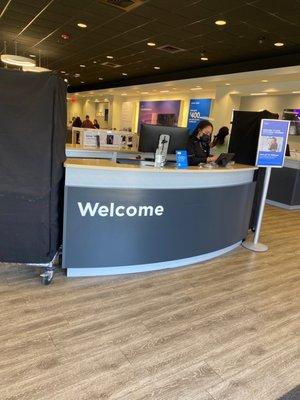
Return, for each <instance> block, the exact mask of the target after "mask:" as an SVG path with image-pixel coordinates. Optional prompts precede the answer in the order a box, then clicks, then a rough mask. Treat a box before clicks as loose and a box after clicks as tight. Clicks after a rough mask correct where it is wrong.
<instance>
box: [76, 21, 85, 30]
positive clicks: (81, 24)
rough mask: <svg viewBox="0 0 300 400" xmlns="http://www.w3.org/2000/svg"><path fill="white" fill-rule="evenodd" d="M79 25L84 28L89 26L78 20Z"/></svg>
mask: <svg viewBox="0 0 300 400" xmlns="http://www.w3.org/2000/svg"><path fill="white" fill-rule="evenodd" d="M77 26H78V28H83V29H85V28H87V24H85V23H83V22H78V24H77Z"/></svg>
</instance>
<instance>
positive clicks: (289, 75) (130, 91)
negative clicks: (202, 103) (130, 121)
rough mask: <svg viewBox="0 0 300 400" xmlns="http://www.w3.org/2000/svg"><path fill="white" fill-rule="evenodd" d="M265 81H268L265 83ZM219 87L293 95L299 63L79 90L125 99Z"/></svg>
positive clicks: (89, 94)
mask: <svg viewBox="0 0 300 400" xmlns="http://www.w3.org/2000/svg"><path fill="white" fill-rule="evenodd" d="M262 80H267V81H268V82H262ZM226 84H227V85H226ZM197 86H198V87H197ZM191 89H192V90H191ZM216 90H224V91H228V92H230V93H231V94H236V95H240V96H248V95H250V94H251V93H257V92H266V93H268V94H270V95H272V94H291V93H292V92H293V91H300V66H294V67H285V68H276V69H268V70H261V71H251V72H241V73H237V74H227V75H218V76H212V77H204V78H192V79H183V80H177V81H169V82H162V83H151V84H146V85H138V86H128V87H121V88H115V89H105V90H95V91H93V92H80V93H78V97H79V98H86V99H87V98H90V99H93V98H96V97H97V98H98V97H99V98H100V100H101V99H103V98H104V97H108V96H109V97H110V96H112V95H113V96H120V95H123V96H124V98H126V99H127V98H130V97H131V98H132V97H143V98H147V97H151V96H152V97H153V96H154V95H160V96H164V95H165V96H166V97H167V96H169V95H171V94H182V95H183V94H184V95H189V96H194V94H197V95H199V94H203V95H208V94H209V95H210V96H213V97H214V95H215V92H216ZM76 95H77V94H76Z"/></svg>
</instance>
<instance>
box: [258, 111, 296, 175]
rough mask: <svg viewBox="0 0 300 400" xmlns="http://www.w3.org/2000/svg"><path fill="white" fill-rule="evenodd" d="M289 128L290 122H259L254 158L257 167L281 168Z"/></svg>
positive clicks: (271, 120) (269, 120)
mask: <svg viewBox="0 0 300 400" xmlns="http://www.w3.org/2000/svg"><path fill="white" fill-rule="evenodd" d="M289 128H290V121H286V120H285V121H284V120H279V119H262V120H261V124H260V132H259V141H258V148H257V156H256V166H257V167H274V168H281V167H283V164H284V157H285V151H286V145H287V138H288V133H289Z"/></svg>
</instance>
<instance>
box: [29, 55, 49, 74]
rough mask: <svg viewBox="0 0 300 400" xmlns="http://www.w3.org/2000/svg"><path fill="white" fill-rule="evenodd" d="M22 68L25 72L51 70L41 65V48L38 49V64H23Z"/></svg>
mask: <svg viewBox="0 0 300 400" xmlns="http://www.w3.org/2000/svg"><path fill="white" fill-rule="evenodd" d="M22 69H23V71H25V72H38V73H40V72H48V71H51V70H50V69H48V68H43V67H41V50H39V65H38V66H35V65H34V66H33V67H27V66H24V67H23V68H22Z"/></svg>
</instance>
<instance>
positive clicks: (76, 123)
mask: <svg viewBox="0 0 300 400" xmlns="http://www.w3.org/2000/svg"><path fill="white" fill-rule="evenodd" d="M81 125H82V122H81V119H80V117H76V118H75V120H74V121H73V124H72V126H74V128H81Z"/></svg>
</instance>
